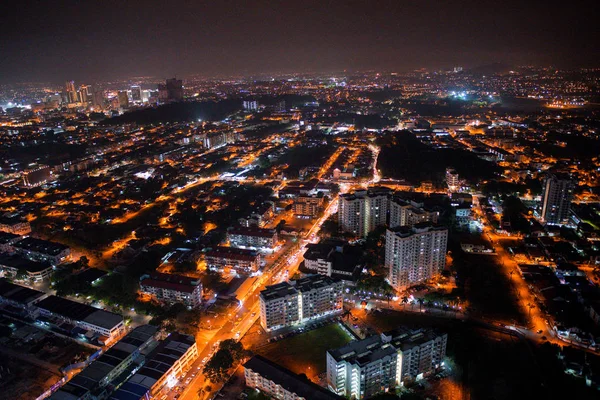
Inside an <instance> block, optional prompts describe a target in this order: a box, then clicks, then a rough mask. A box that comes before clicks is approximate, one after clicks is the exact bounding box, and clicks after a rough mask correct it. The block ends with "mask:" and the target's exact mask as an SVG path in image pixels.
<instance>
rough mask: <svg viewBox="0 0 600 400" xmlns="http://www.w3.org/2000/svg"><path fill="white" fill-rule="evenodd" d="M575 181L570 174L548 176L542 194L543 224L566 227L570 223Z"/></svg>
mask: <svg viewBox="0 0 600 400" xmlns="http://www.w3.org/2000/svg"><path fill="white" fill-rule="evenodd" d="M574 189H575V181H573V179H571V177H570V176H569V175H568V174H548V175H547V176H546V178H545V180H544V190H543V194H542V214H541V219H542V222H543V223H545V224H548V225H564V224H567V223H568V222H569V213H570V211H571V201H572V200H573V191H574Z"/></svg>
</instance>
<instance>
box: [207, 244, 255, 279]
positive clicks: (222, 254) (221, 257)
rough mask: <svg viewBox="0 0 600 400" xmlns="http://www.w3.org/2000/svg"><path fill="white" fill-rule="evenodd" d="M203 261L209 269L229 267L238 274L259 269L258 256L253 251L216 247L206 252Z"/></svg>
mask: <svg viewBox="0 0 600 400" xmlns="http://www.w3.org/2000/svg"><path fill="white" fill-rule="evenodd" d="M204 259H205V260H206V264H207V265H208V266H209V267H216V268H224V267H227V266H230V267H232V268H234V269H235V270H236V271H237V272H238V273H252V272H256V271H258V269H259V268H260V260H261V258H260V254H259V253H258V252H257V251H254V250H247V249H237V248H235V247H225V246H217V247H215V248H213V249H211V250H209V251H208V252H206V254H205V256H204Z"/></svg>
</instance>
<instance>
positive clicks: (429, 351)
mask: <svg viewBox="0 0 600 400" xmlns="http://www.w3.org/2000/svg"><path fill="white" fill-rule="evenodd" d="M447 342H448V335H447V334H445V333H438V332H436V331H434V330H430V329H415V330H412V329H407V328H399V329H397V330H394V331H392V332H388V333H384V334H381V335H380V336H370V337H367V338H365V339H363V340H357V341H354V342H350V343H348V344H347V345H345V346H343V347H340V348H338V349H335V350H329V351H327V386H328V388H329V390H331V391H332V392H334V393H336V394H338V395H340V396H344V397H347V398H353V399H363V398H369V397H372V396H374V395H376V394H377V393H381V392H386V391H389V390H390V389H394V388H395V387H396V386H397V385H399V384H400V383H401V382H403V381H404V380H406V379H415V378H418V377H421V376H425V375H427V374H430V373H431V372H433V371H435V370H436V369H437V368H439V367H440V366H441V365H442V361H443V359H444V357H445V356H446V344H447Z"/></svg>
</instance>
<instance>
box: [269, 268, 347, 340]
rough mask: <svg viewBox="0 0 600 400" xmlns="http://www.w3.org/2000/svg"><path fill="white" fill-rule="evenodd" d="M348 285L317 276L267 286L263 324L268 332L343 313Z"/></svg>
mask: <svg viewBox="0 0 600 400" xmlns="http://www.w3.org/2000/svg"><path fill="white" fill-rule="evenodd" d="M343 289H344V283H343V282H342V281H341V280H338V279H333V278H330V277H328V276H322V275H314V276H309V277H306V278H302V279H298V280H295V281H289V282H281V283H278V284H276V285H271V286H267V288H266V289H265V290H263V291H262V292H260V323H261V325H262V327H263V328H264V329H265V330H266V331H271V330H276V329H280V328H283V327H286V326H291V325H295V324H300V323H304V322H306V321H309V320H311V319H313V318H318V317H322V316H325V315H328V314H333V313H336V312H340V311H341V310H342V305H343Z"/></svg>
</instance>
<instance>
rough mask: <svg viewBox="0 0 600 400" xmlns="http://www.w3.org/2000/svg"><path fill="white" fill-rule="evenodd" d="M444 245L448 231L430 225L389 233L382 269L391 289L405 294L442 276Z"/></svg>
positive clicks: (393, 230)
mask: <svg viewBox="0 0 600 400" xmlns="http://www.w3.org/2000/svg"><path fill="white" fill-rule="evenodd" d="M447 245H448V229H446V228H444V227H440V226H436V225H433V224H432V223H430V222H423V223H420V224H416V225H414V226H413V227H412V228H408V227H398V228H394V229H388V230H387V232H386V242H385V266H386V267H387V268H388V269H389V281H390V283H391V285H392V286H393V287H394V289H396V290H398V291H401V290H405V289H407V288H408V287H409V286H412V285H415V284H417V283H420V282H423V281H426V280H427V279H430V278H432V277H433V276H435V275H437V274H439V273H440V272H442V270H443V269H444V267H445V265H446V247H447Z"/></svg>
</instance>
